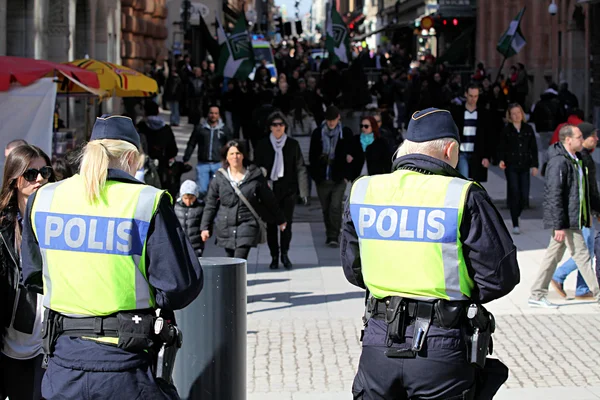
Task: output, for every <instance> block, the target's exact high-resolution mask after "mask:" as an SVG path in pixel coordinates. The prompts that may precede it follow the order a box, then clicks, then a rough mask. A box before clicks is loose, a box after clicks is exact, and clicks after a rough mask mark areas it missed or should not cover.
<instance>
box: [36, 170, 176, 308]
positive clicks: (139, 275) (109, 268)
mask: <svg viewBox="0 0 600 400" xmlns="http://www.w3.org/2000/svg"><path fill="white" fill-rule="evenodd" d="M164 193H165V191H164V190H159V189H156V188H154V187H152V186H147V185H142V184H132V183H124V182H118V181H107V182H106V186H105V187H104V189H103V191H102V195H101V198H100V200H99V201H98V202H96V203H95V204H90V203H89V202H88V201H87V200H86V197H85V188H84V184H83V179H82V178H81V176H80V175H75V176H73V177H71V178H69V179H66V180H64V181H61V182H57V183H51V184H47V185H44V186H43V187H41V188H40V189H39V190H38V192H37V194H36V197H35V199H34V203H33V205H32V212H31V222H32V226H33V230H34V233H35V236H36V239H37V241H38V244H39V247H40V251H41V253H42V258H43V264H44V266H43V283H44V306H45V307H46V308H49V309H51V310H54V311H56V312H58V313H61V314H63V315H67V316H74V317H87V316H106V315H110V314H114V313H116V312H119V311H125V310H138V309H148V308H154V307H155V298H154V289H153V288H152V287H151V285H150V284H149V282H148V279H147V274H146V261H145V260H146V239H147V236H148V229H149V226H150V221H151V220H152V218H153V217H154V214H155V212H156V209H157V207H158V204H159V202H160V199H161V197H162V196H163V194H164Z"/></svg>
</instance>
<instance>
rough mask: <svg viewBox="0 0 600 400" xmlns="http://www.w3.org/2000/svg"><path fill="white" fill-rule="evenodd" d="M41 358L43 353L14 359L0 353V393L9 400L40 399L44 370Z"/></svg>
mask: <svg viewBox="0 0 600 400" xmlns="http://www.w3.org/2000/svg"><path fill="white" fill-rule="evenodd" d="M43 358H44V355H43V354H40V355H38V356H37V357H34V358H31V359H29V360H15V359H14V358H10V357H8V356H5V355H4V354H0V373H1V375H0V376H1V377H2V382H1V383H0V385H1V388H0V392H1V394H2V395H5V396H8V397H9V398H10V400H39V399H41V398H42V378H43V377H44V372H45V370H44V369H43V368H42V360H43ZM0 397H1V396H0ZM2 398H4V397H2Z"/></svg>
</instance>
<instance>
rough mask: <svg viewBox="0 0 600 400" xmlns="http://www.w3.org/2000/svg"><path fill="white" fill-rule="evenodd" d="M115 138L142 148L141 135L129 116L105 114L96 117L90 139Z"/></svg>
mask: <svg viewBox="0 0 600 400" xmlns="http://www.w3.org/2000/svg"><path fill="white" fill-rule="evenodd" d="M102 139H114V140H124V141H126V142H129V143H131V144H132V145H134V146H135V147H136V148H137V149H140V148H141V144H140V135H139V133H138V132H137V130H136V129H135V126H134V125H133V121H132V120H131V118H129V117H125V116H123V115H108V114H104V115H103V116H101V117H98V118H96V123H95V124H94V128H93V129H92V136H91V138H90V140H102Z"/></svg>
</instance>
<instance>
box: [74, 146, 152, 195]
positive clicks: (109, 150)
mask: <svg viewBox="0 0 600 400" xmlns="http://www.w3.org/2000/svg"><path fill="white" fill-rule="evenodd" d="M132 158H133V160H134V164H133V165H131V166H130V159H132ZM143 165H144V156H143V155H142V154H140V152H139V151H138V149H137V148H136V147H135V146H134V145H133V144H131V143H129V142H125V141H123V140H114V139H102V140H92V141H91V142H89V143H88V144H87V145H86V146H85V148H84V150H83V154H82V156H81V167H80V174H81V177H82V178H83V183H84V185H85V191H86V197H87V200H88V201H89V202H90V203H95V202H97V201H98V200H99V199H100V195H101V194H102V190H103V189H104V186H105V185H106V178H107V176H108V169H109V168H114V169H120V170H122V171H125V172H129V171H130V168H132V167H135V169H136V170H138V169H140V168H141V167H142V166H143Z"/></svg>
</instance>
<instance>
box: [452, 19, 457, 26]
mask: <svg viewBox="0 0 600 400" xmlns="http://www.w3.org/2000/svg"><path fill="white" fill-rule="evenodd" d="M452 25H454V26H458V20H457V19H456V18H454V19H453V20H452Z"/></svg>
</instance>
